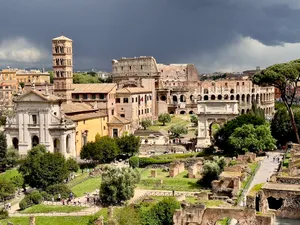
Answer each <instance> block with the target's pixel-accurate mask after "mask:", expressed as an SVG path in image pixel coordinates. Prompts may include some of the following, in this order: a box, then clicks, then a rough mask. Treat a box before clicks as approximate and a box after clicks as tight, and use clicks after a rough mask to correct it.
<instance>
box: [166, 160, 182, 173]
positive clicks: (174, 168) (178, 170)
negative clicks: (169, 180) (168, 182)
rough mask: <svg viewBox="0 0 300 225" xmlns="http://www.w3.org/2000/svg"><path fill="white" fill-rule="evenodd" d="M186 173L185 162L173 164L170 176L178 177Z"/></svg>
mask: <svg viewBox="0 0 300 225" xmlns="http://www.w3.org/2000/svg"><path fill="white" fill-rule="evenodd" d="M183 171H184V162H179V161H176V162H173V163H171V164H170V171H169V176H170V177H176V176H177V175H178V174H180V173H182V172H183Z"/></svg>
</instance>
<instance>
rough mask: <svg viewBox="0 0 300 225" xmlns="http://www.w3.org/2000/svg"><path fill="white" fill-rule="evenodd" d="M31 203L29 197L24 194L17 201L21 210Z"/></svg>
mask: <svg viewBox="0 0 300 225" xmlns="http://www.w3.org/2000/svg"><path fill="white" fill-rule="evenodd" d="M31 205H32V203H31V200H30V197H29V196H28V195H26V196H25V197H24V198H23V199H22V200H21V201H20V203H19V207H20V209H21V210H24V209H26V208H28V207H30V206H31Z"/></svg>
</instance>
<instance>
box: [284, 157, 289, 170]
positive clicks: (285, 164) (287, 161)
mask: <svg viewBox="0 0 300 225" xmlns="http://www.w3.org/2000/svg"><path fill="white" fill-rule="evenodd" d="M283 167H286V168H288V167H289V159H287V158H286V159H284V161H283Z"/></svg>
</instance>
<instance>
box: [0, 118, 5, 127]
mask: <svg viewBox="0 0 300 225" xmlns="http://www.w3.org/2000/svg"><path fill="white" fill-rule="evenodd" d="M5 124H6V117H5V116H0V126H5Z"/></svg>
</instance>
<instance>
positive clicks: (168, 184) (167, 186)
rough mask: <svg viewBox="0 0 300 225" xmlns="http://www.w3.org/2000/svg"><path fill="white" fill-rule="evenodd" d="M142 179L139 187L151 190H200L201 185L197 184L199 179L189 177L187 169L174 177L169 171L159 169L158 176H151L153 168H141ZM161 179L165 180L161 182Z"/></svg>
mask: <svg viewBox="0 0 300 225" xmlns="http://www.w3.org/2000/svg"><path fill="white" fill-rule="evenodd" d="M140 171H141V181H140V183H139V184H138V185H137V186H138V187H139V188H143V189H149V190H174V191H198V190H199V189H200V188H201V186H200V185H198V184H197V181H198V179H191V178H187V174H188V172H187V171H184V172H182V173H180V174H179V175H177V176H176V177H174V178H172V177H169V172H163V169H157V176H156V177H155V178H152V177H150V173H151V169H146V170H140ZM161 180H163V182H162V184H161V182H160V181H161Z"/></svg>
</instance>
